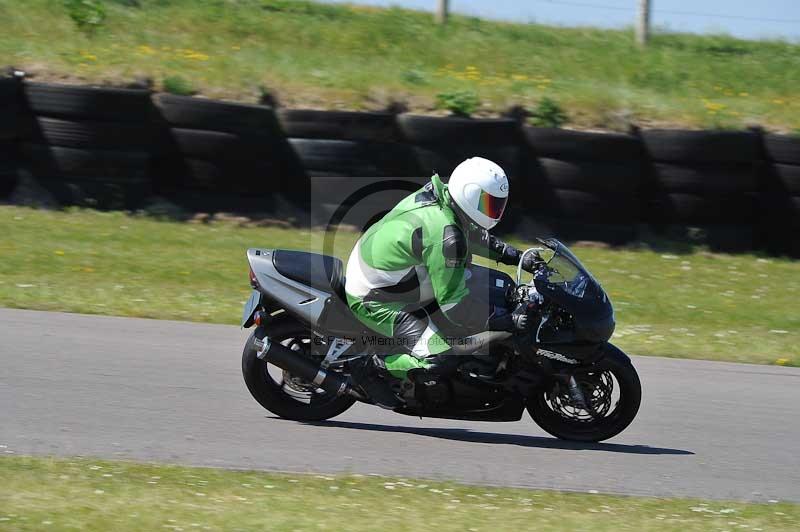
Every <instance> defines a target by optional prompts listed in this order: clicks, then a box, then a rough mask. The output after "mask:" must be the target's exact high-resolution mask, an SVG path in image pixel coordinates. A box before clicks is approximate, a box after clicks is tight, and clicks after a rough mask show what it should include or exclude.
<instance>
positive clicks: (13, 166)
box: [0, 142, 19, 198]
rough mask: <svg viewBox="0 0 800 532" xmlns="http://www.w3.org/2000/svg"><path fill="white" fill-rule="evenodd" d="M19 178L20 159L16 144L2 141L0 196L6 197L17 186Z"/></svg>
mask: <svg viewBox="0 0 800 532" xmlns="http://www.w3.org/2000/svg"><path fill="white" fill-rule="evenodd" d="M18 179H19V160H18V158H17V155H16V150H15V146H14V145H13V144H10V143H4V142H0V198H5V197H7V196H8V195H9V194H11V192H13V191H14V188H16V186H17V181H18Z"/></svg>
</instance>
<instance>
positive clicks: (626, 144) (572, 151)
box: [522, 126, 644, 164]
mask: <svg viewBox="0 0 800 532" xmlns="http://www.w3.org/2000/svg"><path fill="white" fill-rule="evenodd" d="M522 134H523V136H524V139H525V142H526V144H527V146H528V147H529V148H530V149H531V150H533V153H534V155H535V156H536V157H540V158H541V157H546V158H549V159H560V160H564V161H601V162H620V161H622V162H626V163H628V164H632V163H635V162H637V161H641V160H642V159H643V157H644V150H643V146H642V143H641V141H640V140H639V139H638V138H637V137H634V136H632V135H622V134H618V133H592V132H586V131H571V130H568V129H555V128H536V127H530V126H525V127H523V128H522Z"/></svg>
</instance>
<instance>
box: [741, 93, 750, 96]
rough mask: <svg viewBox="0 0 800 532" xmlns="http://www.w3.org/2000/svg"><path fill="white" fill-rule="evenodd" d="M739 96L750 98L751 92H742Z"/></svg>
mask: <svg viewBox="0 0 800 532" xmlns="http://www.w3.org/2000/svg"><path fill="white" fill-rule="evenodd" d="M739 96H750V93H749V92H740V93H739Z"/></svg>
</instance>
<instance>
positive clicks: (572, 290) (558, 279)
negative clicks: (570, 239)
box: [536, 240, 597, 298]
mask: <svg viewBox="0 0 800 532" xmlns="http://www.w3.org/2000/svg"><path fill="white" fill-rule="evenodd" d="M545 244H546V245H547V246H548V248H549V249H550V251H552V257H550V259H549V260H548V261H547V266H546V267H545V268H542V269H541V270H540V271H539V274H538V275H537V278H536V281H537V282H544V283H547V284H549V285H552V287H553V288H560V289H561V290H563V291H564V292H566V293H567V294H569V295H571V296H572V297H576V298H583V297H584V295H586V290H587V288H589V287H591V286H593V285H594V286H596V285H597V282H596V281H595V280H594V278H593V277H592V276H591V275H590V274H589V272H587V271H586V269H585V268H584V267H583V265H582V264H581V263H580V261H579V260H578V258H577V257H575V255H573V254H572V252H571V251H570V250H569V249H567V248H566V247H565V246H564V245H563V244H561V243H560V242H558V241H557V240H548V241H545Z"/></svg>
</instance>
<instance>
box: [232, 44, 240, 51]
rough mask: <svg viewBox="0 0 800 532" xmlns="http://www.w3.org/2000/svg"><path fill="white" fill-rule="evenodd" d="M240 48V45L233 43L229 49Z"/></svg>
mask: <svg viewBox="0 0 800 532" xmlns="http://www.w3.org/2000/svg"><path fill="white" fill-rule="evenodd" d="M241 49H242V47H241V46H239V45H238V44H234V45H233V46H231V50H241Z"/></svg>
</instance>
